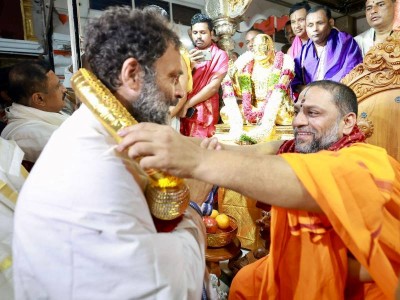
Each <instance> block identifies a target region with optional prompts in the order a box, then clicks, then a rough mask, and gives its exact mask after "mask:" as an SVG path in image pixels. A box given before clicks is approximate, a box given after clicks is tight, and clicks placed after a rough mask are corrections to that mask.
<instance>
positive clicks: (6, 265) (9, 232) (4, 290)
mask: <svg viewBox="0 0 400 300" xmlns="http://www.w3.org/2000/svg"><path fill="white" fill-rule="evenodd" d="M23 156H24V153H23V152H22V151H21V149H20V148H19V147H18V146H17V144H16V143H15V142H14V141H7V140H5V139H3V138H0V295H1V297H0V298H1V299H2V300H12V299H14V292H13V281H12V251H11V244H12V236H13V224H14V209H15V204H16V201H17V197H18V192H19V191H20V189H21V187H22V184H23V183H24V181H25V178H26V176H27V175H28V173H27V172H26V170H25V169H24V167H22V166H21V162H22V158H23Z"/></svg>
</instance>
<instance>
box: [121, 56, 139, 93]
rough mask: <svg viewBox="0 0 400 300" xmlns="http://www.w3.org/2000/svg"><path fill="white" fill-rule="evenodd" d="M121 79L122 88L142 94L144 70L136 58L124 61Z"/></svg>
mask: <svg viewBox="0 0 400 300" xmlns="http://www.w3.org/2000/svg"><path fill="white" fill-rule="evenodd" d="M120 79H121V83H122V86H124V87H128V88H129V89H130V90H132V91H135V92H140V89H141V86H142V68H141V66H140V64H139V62H138V61H137V60H136V59H135V58H133V57H130V58H128V59H126V60H125V61H124V63H123V64H122V69H121V77H120Z"/></svg>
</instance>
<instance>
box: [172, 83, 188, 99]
mask: <svg viewBox="0 0 400 300" xmlns="http://www.w3.org/2000/svg"><path fill="white" fill-rule="evenodd" d="M174 96H175V97H176V98H178V99H180V98H183V97H184V96H185V90H184V87H182V84H181V83H180V82H179V83H178V84H177V85H176V86H175V93H174Z"/></svg>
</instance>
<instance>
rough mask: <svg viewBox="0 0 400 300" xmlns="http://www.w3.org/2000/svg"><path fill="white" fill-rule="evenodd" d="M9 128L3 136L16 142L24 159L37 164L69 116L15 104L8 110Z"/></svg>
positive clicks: (2, 133)
mask: <svg viewBox="0 0 400 300" xmlns="http://www.w3.org/2000/svg"><path fill="white" fill-rule="evenodd" d="M6 115H7V120H8V123H7V126H6V127H5V128H4V129H3V131H2V132H1V136H2V137H3V138H5V139H7V140H13V141H16V142H17V144H18V146H19V147H20V148H21V149H22V150H23V151H24V153H25V157H24V159H25V160H27V161H30V162H33V163H34V162H36V160H37V159H38V157H39V155H40V153H41V152H42V150H43V148H44V146H46V143H47V141H48V140H49V138H50V136H51V135H52V134H53V132H54V131H55V130H56V129H57V128H58V127H59V126H60V125H61V124H62V123H63V122H64V121H65V120H66V119H67V117H68V115H67V114H64V113H58V112H47V111H43V110H39V109H36V108H33V107H29V106H25V105H21V104H18V103H13V104H12V105H11V106H10V107H8V108H7V109H6Z"/></svg>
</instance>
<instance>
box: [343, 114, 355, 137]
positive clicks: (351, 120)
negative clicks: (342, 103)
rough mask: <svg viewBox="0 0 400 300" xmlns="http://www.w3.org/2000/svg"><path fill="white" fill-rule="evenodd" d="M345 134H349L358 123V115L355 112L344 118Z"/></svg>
mask: <svg viewBox="0 0 400 300" xmlns="http://www.w3.org/2000/svg"><path fill="white" fill-rule="evenodd" d="M343 121H344V126H343V135H349V134H350V133H351V131H352V130H353V128H354V126H355V125H356V124H357V116H356V114H355V113H353V112H351V113H348V114H347V115H346V116H345V117H344V118H343Z"/></svg>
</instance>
